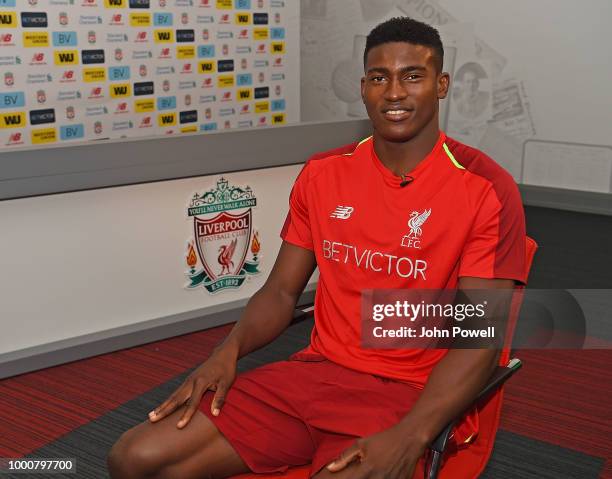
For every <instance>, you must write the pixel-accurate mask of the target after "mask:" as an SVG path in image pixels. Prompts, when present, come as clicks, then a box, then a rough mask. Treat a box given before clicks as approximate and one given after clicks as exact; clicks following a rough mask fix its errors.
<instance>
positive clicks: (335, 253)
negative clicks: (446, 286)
mask: <svg viewBox="0 0 612 479" xmlns="http://www.w3.org/2000/svg"><path fill="white" fill-rule="evenodd" d="M323 257H324V258H325V259H327V260H329V261H336V262H338V263H344V264H351V265H354V266H357V267H358V268H362V269H365V270H371V271H375V272H377V273H383V274H387V275H389V276H395V275H397V276H400V277H402V278H412V279H417V278H419V277H420V278H423V279H425V280H426V279H427V277H426V274H425V273H426V271H427V261H424V260H421V259H416V260H415V259H412V258H408V257H406V256H396V255H393V254H389V253H383V252H381V251H375V250H372V249H368V248H359V247H358V246H354V245H350V244H345V243H339V242H337V241H330V240H325V239H324V240H323Z"/></svg>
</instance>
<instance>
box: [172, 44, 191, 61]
mask: <svg viewBox="0 0 612 479" xmlns="http://www.w3.org/2000/svg"><path fill="white" fill-rule="evenodd" d="M176 58H178V59H179V60H181V59H185V58H195V47H178V48H177V49H176Z"/></svg>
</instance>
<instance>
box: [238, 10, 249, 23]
mask: <svg viewBox="0 0 612 479" xmlns="http://www.w3.org/2000/svg"><path fill="white" fill-rule="evenodd" d="M249 23H251V14H250V13H237V14H236V24H238V25H248V24H249Z"/></svg>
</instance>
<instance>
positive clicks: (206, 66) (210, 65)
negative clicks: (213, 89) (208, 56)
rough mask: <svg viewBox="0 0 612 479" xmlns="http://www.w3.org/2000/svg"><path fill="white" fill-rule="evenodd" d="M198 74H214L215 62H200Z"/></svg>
mask: <svg viewBox="0 0 612 479" xmlns="http://www.w3.org/2000/svg"><path fill="white" fill-rule="evenodd" d="M198 72H200V73H214V72H215V62H200V63H199V64H198Z"/></svg>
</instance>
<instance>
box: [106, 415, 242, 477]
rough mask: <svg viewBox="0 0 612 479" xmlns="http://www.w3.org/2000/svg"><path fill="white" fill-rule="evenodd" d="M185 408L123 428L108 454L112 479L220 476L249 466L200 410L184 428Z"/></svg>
mask: <svg viewBox="0 0 612 479" xmlns="http://www.w3.org/2000/svg"><path fill="white" fill-rule="evenodd" d="M183 412H184V407H181V408H179V409H177V410H176V411H174V412H173V413H172V414H171V415H170V416H168V417H166V418H164V419H162V420H161V421H160V422H158V423H155V424H153V423H151V422H149V421H145V422H143V423H141V424H139V425H138V426H135V427H133V428H132V429H130V430H128V431H126V432H125V433H124V434H123V435H122V436H121V437H120V438H119V440H118V441H117V442H116V443H115V445H114V446H113V447H112V449H111V451H110V453H109V455H108V469H109V472H110V475H111V478H112V479H127V478H130V479H144V478H147V479H165V478H179V477H180V478H181V479H192V478H193V479H217V478H218V479H221V478H225V477H228V476H232V475H235V474H241V473H244V472H249V468H248V467H247V466H246V464H245V463H244V462H243V461H242V459H241V458H240V456H239V455H238V454H237V453H236V451H235V450H234V449H233V448H232V446H231V445H230V443H229V442H228V441H227V440H226V439H225V438H224V437H223V436H222V435H221V433H220V432H219V430H218V429H217V428H216V426H215V425H214V424H213V423H212V422H211V421H210V419H208V418H207V417H206V416H205V415H204V414H202V413H201V412H200V411H197V412H196V413H195V414H194V416H193V418H192V419H191V421H190V422H189V423H188V424H187V426H185V427H184V428H183V429H178V428H177V427H176V424H177V423H178V421H179V419H180V418H181V416H182V414H183ZM222 414H223V413H222Z"/></svg>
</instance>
